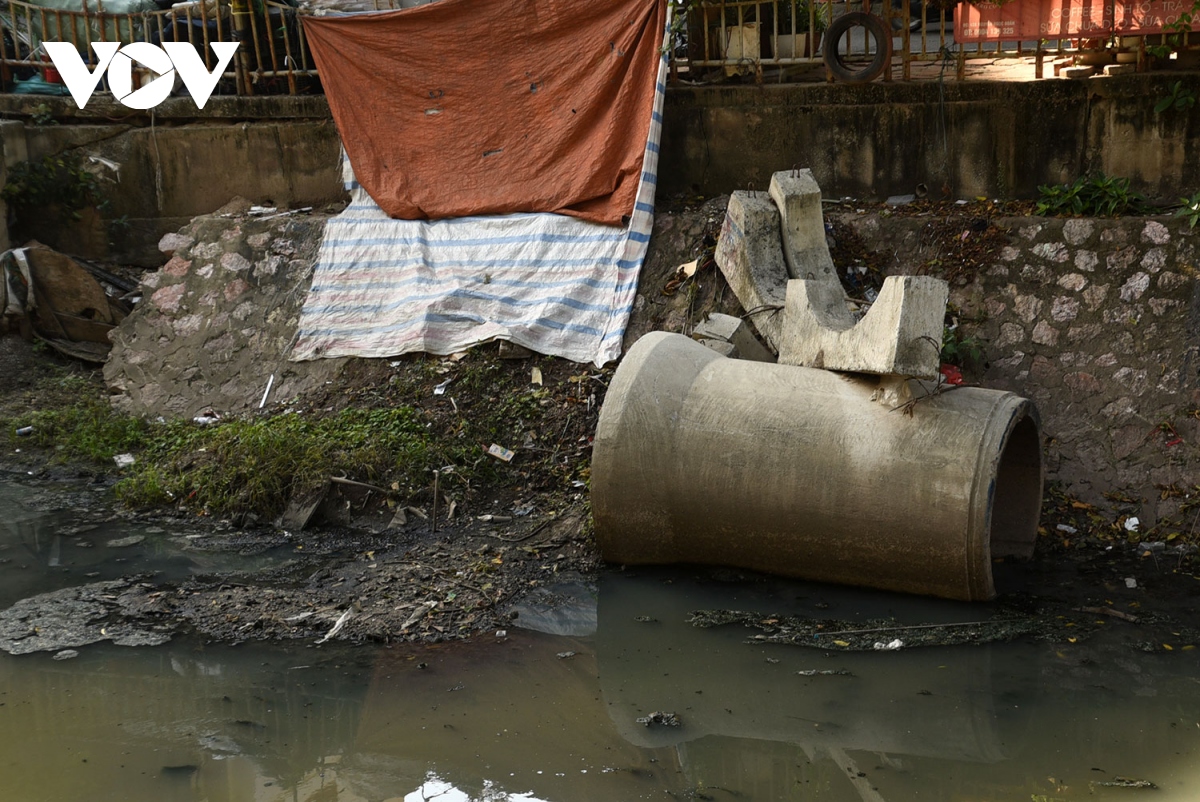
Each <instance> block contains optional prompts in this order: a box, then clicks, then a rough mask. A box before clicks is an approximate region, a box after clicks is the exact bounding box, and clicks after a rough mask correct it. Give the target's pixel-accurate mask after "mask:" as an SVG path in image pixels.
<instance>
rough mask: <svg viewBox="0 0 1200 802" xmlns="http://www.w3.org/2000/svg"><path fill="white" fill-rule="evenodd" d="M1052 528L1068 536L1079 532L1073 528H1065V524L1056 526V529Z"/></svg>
mask: <svg viewBox="0 0 1200 802" xmlns="http://www.w3.org/2000/svg"><path fill="white" fill-rule="evenodd" d="M1054 528H1055V529H1057V530H1058V531H1060V532H1066V533H1067V534H1068V535H1073V534H1075V533H1076V532H1078V531H1079V530H1078V529H1076V528H1075V527H1073V526H1067V525H1066V524H1059V525H1058V526H1056V527H1054Z"/></svg>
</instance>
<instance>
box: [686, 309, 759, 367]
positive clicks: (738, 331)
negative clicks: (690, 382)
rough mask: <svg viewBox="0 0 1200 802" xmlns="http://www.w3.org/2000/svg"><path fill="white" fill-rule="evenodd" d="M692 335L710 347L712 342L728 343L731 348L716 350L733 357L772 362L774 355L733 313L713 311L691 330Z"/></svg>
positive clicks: (744, 322)
mask: <svg viewBox="0 0 1200 802" xmlns="http://www.w3.org/2000/svg"><path fill="white" fill-rule="evenodd" d="M692 337H694V338H695V339H697V340H699V341H700V342H701V343H703V344H704V345H707V346H708V347H710V348H712V347H713V345H712V343H714V342H722V343H728V344H729V345H730V346H731V350H730V351H729V352H726V351H725V350H724V349H721V348H717V349H715V350H717V351H718V352H720V353H722V354H723V355H724V356H728V357H731V358H733V359H749V360H751V361H752V362H774V361H775V355H774V354H772V353H771V352H770V351H769V350H768V349H767V347H766V346H765V345H763V344H762V343H761V342H759V340H758V338H757V337H755V336H754V332H752V331H751V330H750V327H749V326H748V325H747V324H746V321H744V320H742V319H741V318H740V317H734V316H733V315H722V314H720V313H713V314H711V315H709V316H708V319H707V320H704V321H702V322H701V323H700V325H698V326H696V328H695V330H694V331H693V332H692Z"/></svg>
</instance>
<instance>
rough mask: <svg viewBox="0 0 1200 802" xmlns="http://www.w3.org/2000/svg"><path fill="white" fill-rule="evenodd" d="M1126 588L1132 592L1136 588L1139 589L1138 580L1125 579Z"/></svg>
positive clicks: (1128, 577) (1129, 577)
mask: <svg viewBox="0 0 1200 802" xmlns="http://www.w3.org/2000/svg"><path fill="white" fill-rule="evenodd" d="M1125 587H1127V588H1129V589H1130V590H1133V589H1134V588H1136V587H1137V580H1136V579H1134V578H1133V577H1131V576H1127V577H1125Z"/></svg>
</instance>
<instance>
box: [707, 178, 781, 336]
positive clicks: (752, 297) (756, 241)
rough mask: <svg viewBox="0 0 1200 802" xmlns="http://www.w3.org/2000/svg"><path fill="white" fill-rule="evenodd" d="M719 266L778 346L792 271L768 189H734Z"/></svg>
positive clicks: (720, 241) (720, 243)
mask: <svg viewBox="0 0 1200 802" xmlns="http://www.w3.org/2000/svg"><path fill="white" fill-rule="evenodd" d="M716 262H717V267H719V268H720V269H721V272H722V273H723V274H724V275H725V280H726V281H728V282H729V287H730V289H732V290H733V294H734V295H736V296H737V299H738V301H740V302H741V304H742V308H743V309H745V310H746V313H747V314H748V316H749V317H750V319H751V320H753V322H754V326H755V328H757V329H758V331H759V332H760V333H761V334H762V336H763V338H764V339H766V341H767V343H768V345H770V347H771V348H772V349H774V350H778V342H779V333H780V321H781V317H782V316H781V312H782V309H783V304H784V301H785V300H786V299H787V279H788V272H787V267H786V266H785V263H784V257H783V248H782V246H781V242H780V238H779V209H777V208H776V207H775V204H774V202H773V201H772V200H771V198H770V196H769V195H768V194H767V193H766V192H743V191H740V190H739V191H737V192H734V193H733V194H732V195H731V196H730V197H729V206H728V208H727V209H726V211H725V222H724V224H723V225H722V227H721V236H720V238H719V239H718V240H717V252H716Z"/></svg>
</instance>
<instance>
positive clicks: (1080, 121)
mask: <svg viewBox="0 0 1200 802" xmlns="http://www.w3.org/2000/svg"><path fill="white" fill-rule="evenodd" d="M1181 77H1183V78H1184V80H1185V81H1186V80H1187V76H1181V75H1179V74H1171V73H1150V74H1143V75H1131V76H1119V77H1104V78H1092V79H1088V80H1078V81H1071V80H1042V81H1035V82H1005V83H988V82H976V81H971V82H956V81H953V80H948V81H946V82H945V83H944V84H939V83H936V82H926V83H900V82H896V83H891V84H884V83H872V84H866V85H862V86H850V85H845V84H834V85H826V84H821V85H774V86H710V87H678V88H673V89H672V90H671V91H670V92H668V94H667V105H666V111H665V124H664V130H663V140H664V141H663V148H662V162H661V165H660V171H659V172H660V176H661V177H660V183H659V188H660V192H663V193H665V194H668V195H669V194H674V193H677V192H689V193H695V192H700V193H702V194H706V195H714V194H721V193H727V192H730V191H732V190H734V189H745V188H747V186H748V185H749V184H754V186H755V187H756V188H757V189H765V188H766V186H767V184H768V182H769V181H770V177H771V174H772V173H773V172H775V171H778V170H786V169H790V168H792V167H794V166H798V167H810V168H811V169H812V171H813V173H814V174H815V176H816V178H817V181H818V183H820V185H821V189H822V191H823V192H824V193H825V196H826V197H847V196H848V197H855V198H878V199H883V198H885V197H887V196H889V195H903V194H909V193H912V192H913V191H914V188H915V187H916V186H917V185H918V184H925V185H926V187H927V188H928V190H929V195H930V197H931V198H943V197H944V198H948V199H957V198H974V197H977V196H987V197H990V198H1013V197H1017V198H1020V197H1028V198H1031V197H1036V196H1037V188H1038V185H1040V184H1048V183H1049V184H1058V183H1064V182H1067V181H1072V180H1074V179H1075V178H1077V177H1078V176H1080V175H1083V174H1085V173H1087V172H1088V171H1091V170H1103V171H1104V172H1105V173H1108V174H1109V175H1115V176H1122V177H1127V178H1130V179H1131V180H1132V181H1133V183H1134V186H1135V188H1137V189H1138V190H1140V191H1142V192H1143V193H1145V194H1146V195H1148V196H1150V197H1155V198H1159V199H1163V200H1166V201H1170V202H1174V201H1176V200H1177V199H1178V198H1179V197H1180V196H1182V195H1191V194H1192V193H1193V192H1195V191H1196V189H1197V188H1200V137H1198V136H1197V134H1198V133H1200V107H1193V108H1192V109H1190V110H1184V111H1170V112H1166V113H1164V114H1161V115H1155V114H1154V111H1153V107H1154V104H1155V103H1156V102H1157V101H1158V100H1159V99H1160V98H1163V97H1165V96H1167V95H1168V94H1169V92H1170V89H1169V87H1170V85H1171V84H1173V83H1174V82H1175V81H1177V80H1179V79H1180V78H1181Z"/></svg>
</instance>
